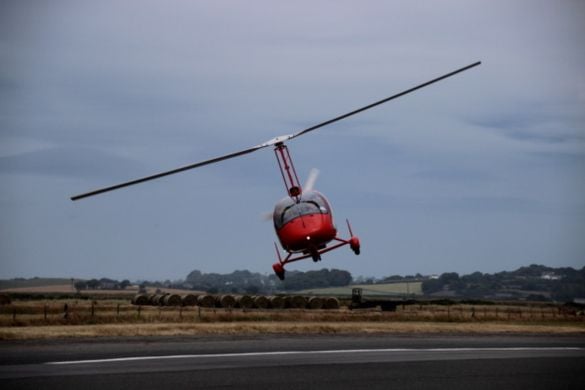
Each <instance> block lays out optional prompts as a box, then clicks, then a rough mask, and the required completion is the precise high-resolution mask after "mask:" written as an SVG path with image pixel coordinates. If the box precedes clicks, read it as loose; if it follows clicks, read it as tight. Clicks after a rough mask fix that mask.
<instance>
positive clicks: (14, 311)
mask: <svg viewBox="0 0 585 390" xmlns="http://www.w3.org/2000/svg"><path fill="white" fill-rule="evenodd" d="M12 321H13V322H16V307H13V308H12Z"/></svg>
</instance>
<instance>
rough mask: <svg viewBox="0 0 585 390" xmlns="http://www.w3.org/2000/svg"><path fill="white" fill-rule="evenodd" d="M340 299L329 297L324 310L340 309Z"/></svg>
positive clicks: (324, 304)
mask: <svg viewBox="0 0 585 390" xmlns="http://www.w3.org/2000/svg"><path fill="white" fill-rule="evenodd" d="M339 306H340V304H339V299H337V298H335V297H327V298H326V299H325V302H324V303H323V309H339Z"/></svg>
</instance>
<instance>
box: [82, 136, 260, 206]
mask: <svg viewBox="0 0 585 390" xmlns="http://www.w3.org/2000/svg"><path fill="white" fill-rule="evenodd" d="M268 146H270V143H269V142H267V143H264V144H262V145H257V146H254V147H252V148H249V149H245V150H241V151H239V152H235V153H231V154H226V155H225V156H220V157H216V158H212V159H210V160H205V161H201V162H198V163H195V164H190V165H186V166H184V167H180V168H176V169H173V170H170V171H166V172H161V173H157V174H155V175H151V176H146V177H142V178H140V179H135V180H131V181H127V182H125V183H120V184H116V185H113V186H110V187H105V188H100V189H97V190H94V191H90V192H86V193H84V194H79V195H75V196H72V197H71V200H79V199H83V198H87V197H90V196H94V195H99V194H103V193H104V192H109V191H114V190H117V189H120V188H124V187H129V186H133V185H135V184H139V183H143V182H145V181H149V180H154V179H159V178H161V177H164V176H169V175H174V174H175V173H179V172H183V171H187V170H189V169H195V168H199V167H202V166H204V165H209V164H213V163H216V162H219V161H223V160H228V159H230V158H234V157H239V156H243V155H245V154H248V153H252V152H255V151H257V150H260V149H263V148H266V147H268Z"/></svg>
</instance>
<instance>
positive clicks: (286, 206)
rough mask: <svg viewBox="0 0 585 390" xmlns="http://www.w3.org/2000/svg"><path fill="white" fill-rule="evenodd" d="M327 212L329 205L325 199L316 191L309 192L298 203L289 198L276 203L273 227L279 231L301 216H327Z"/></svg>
mask: <svg viewBox="0 0 585 390" xmlns="http://www.w3.org/2000/svg"><path fill="white" fill-rule="evenodd" d="M329 212H330V210H329V203H328V202H327V200H326V199H325V197H324V196H323V195H321V194H320V193H319V192H317V191H310V192H307V193H303V194H302V195H301V198H300V200H299V202H298V203H297V202H295V201H294V200H293V199H291V198H285V199H283V200H281V201H280V202H278V204H277V205H276V207H275V208H274V214H273V219H274V226H275V227H276V228H277V229H279V228H281V227H282V226H284V225H285V224H287V223H288V222H290V221H291V220H293V219H295V218H297V217H300V216H302V215H310V214H328V213H329Z"/></svg>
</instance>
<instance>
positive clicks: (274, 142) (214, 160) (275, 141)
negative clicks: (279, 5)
mask: <svg viewBox="0 0 585 390" xmlns="http://www.w3.org/2000/svg"><path fill="white" fill-rule="evenodd" d="M480 64H481V61H478V62H475V63H473V64H470V65H467V66H464V67H463V68H460V69H457V70H454V71H453V72H450V73H447V74H445V75H443V76H440V77H437V78H435V79H432V80H430V81H427V82H426V83H422V84H419V85H417V86H416V87H412V88H410V89H407V90H405V91H402V92H400V93H397V94H395V95H392V96H389V97H387V98H385V99H382V100H378V101H376V102H374V103H371V104H368V105H367V106H364V107H361V108H358V109H356V110H353V111H350V112H348V113H346V114H343V115H340V116H337V117H335V118H332V119H329V120H326V121H324V122H321V123H318V124H316V125H314V126H311V127H308V128H306V129H304V130H301V131H298V132H296V133H293V134H288V135H281V136H278V137H275V138H272V139H271V140H268V141H266V142H264V143H262V144H260V145H256V146H253V147H251V148H248V149H244V150H240V151H238V152H234V153H230V154H226V155H223V156H219V157H215V158H212V159H209V160H205V161H200V162H197V163H194V164H190V165H186V166H183V167H180V168H176V169H172V170H170V171H165V172H161V173H157V174H154V175H151V176H145V177H142V178H139V179H135V180H131V181H128V182H125V183H120V184H116V185H113V186H110V187H105V188H100V189H97V190H94V191H90V192H86V193H83V194H79V195H75V196H72V197H71V200H79V199H83V198H87V197H90V196H94V195H98V194H103V193H104V192H109V191H114V190H117V189H120V188H124V187H129V186H132V185H135V184H139V183H143V182H145V181H149V180H155V179H159V178H161V177H165V176H169V175H174V174H175V173H179V172H184V171H187V170H190V169H195V168H199V167H202V166H205V165H209V164H214V163H217V162H220V161H224V160H228V159H231V158H235V157H239V156H243V155H246V154H250V153H252V152H255V151H257V150H260V149H264V148H267V147H269V146H274V145H277V144H281V143H283V142H285V141H289V140H291V139H293V138H296V137H300V136H301V135H304V134H306V133H309V132H311V131H314V130H317V129H319V128H321V127H323V126H327V125H330V124H332V123H334V122H337V121H340V120H342V119H345V118H348V117H350V116H352V115H355V114H358V113H360V112H363V111H366V110H369V109H370V108H373V107H376V106H379V105H380V104H384V103H386V102H389V101H390V100H393V99H396V98H399V97H401V96H404V95H406V94H408V93H411V92H414V91H416V90H417V89H420V88H424V87H426V86H429V85H431V84H433V83H436V82H438V81H441V80H443V79H446V78H448V77H451V76H454V75H456V74H458V73H461V72H463V71H466V70H468V69H471V68H473V67H475V66H478V65H480ZM309 179H310V177H309ZM309 184H310V183H309ZM313 184H314V183H313ZM311 188H312V186H311Z"/></svg>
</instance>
